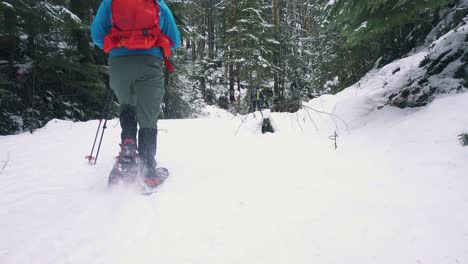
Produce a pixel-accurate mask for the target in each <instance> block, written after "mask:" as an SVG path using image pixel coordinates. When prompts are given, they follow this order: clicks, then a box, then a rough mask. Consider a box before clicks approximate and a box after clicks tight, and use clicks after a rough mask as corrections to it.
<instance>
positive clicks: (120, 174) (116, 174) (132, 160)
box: [109, 139, 140, 186]
mask: <svg viewBox="0 0 468 264" xmlns="http://www.w3.org/2000/svg"><path fill="white" fill-rule="evenodd" d="M120 147H121V150H120V154H119V156H118V157H117V159H116V162H115V164H114V167H113V168H112V171H111V173H110V175H109V186H113V185H115V184H119V183H132V182H134V181H135V179H136V177H138V175H139V173H140V167H139V165H138V163H139V159H138V155H137V151H136V149H137V146H136V142H135V140H133V139H125V140H124V142H123V143H122V144H121V145H120Z"/></svg>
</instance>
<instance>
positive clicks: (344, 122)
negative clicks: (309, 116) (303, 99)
mask: <svg viewBox="0 0 468 264" xmlns="http://www.w3.org/2000/svg"><path fill="white" fill-rule="evenodd" d="M302 107H303V108H304V109H310V110H312V111H314V112H316V113H319V114H325V115H329V116H330V118H331V119H332V120H333V121H334V123H335V127H336V130H338V131H340V128H339V127H338V124H337V122H336V120H335V119H338V120H339V121H341V122H342V123H343V124H344V125H345V127H346V131H348V132H349V126H348V124H347V123H346V121H344V120H343V119H342V118H341V117H339V116H337V115H335V114H333V113H328V112H324V111H320V110H317V109H314V108H312V107H310V106H307V105H304V104H302Z"/></svg>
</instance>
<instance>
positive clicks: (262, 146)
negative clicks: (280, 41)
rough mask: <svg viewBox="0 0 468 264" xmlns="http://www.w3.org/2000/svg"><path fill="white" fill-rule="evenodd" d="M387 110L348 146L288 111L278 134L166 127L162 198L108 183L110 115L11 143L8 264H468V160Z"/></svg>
mask: <svg viewBox="0 0 468 264" xmlns="http://www.w3.org/2000/svg"><path fill="white" fill-rule="evenodd" d="M458 100H461V99H460V98H459V99H458ZM461 101H463V100H461ZM452 103H453V102H447V104H452ZM428 111H429V110H428ZM434 111H438V110H437V108H436V109H434ZM379 115H383V116H384V117H385V118H378V119H377V118H376V119H375V120H374V121H372V122H371V123H370V124H373V125H367V126H366V127H364V128H362V129H357V130H354V131H352V133H351V134H350V135H349V136H346V137H344V138H343V139H342V140H341V139H340V140H341V141H340V142H339V148H338V150H337V151H335V150H334V147H333V144H332V142H331V141H329V140H328V138H327V137H323V136H321V135H320V134H317V133H316V134H314V133H311V132H310V131H308V130H303V131H301V130H300V129H297V127H296V128H291V127H292V126H294V123H295V122H292V121H291V118H286V117H284V116H279V115H278V116H273V118H275V121H276V125H277V126H279V127H282V128H283V130H282V131H279V132H278V133H276V134H268V135H261V134H258V133H252V131H243V132H242V133H240V134H239V135H237V136H235V135H234V131H235V130H236V129H237V127H238V125H239V124H240V119H239V118H237V119H229V118H224V119H200V120H164V121H161V122H160V125H159V127H160V128H161V129H166V130H167V132H166V133H165V132H160V134H159V149H158V160H159V161H160V162H161V165H163V166H165V167H167V168H168V169H169V170H170V171H171V176H170V177H169V178H168V179H167V181H166V182H165V183H164V184H163V185H162V186H160V189H159V191H158V192H157V193H155V194H153V195H151V196H142V195H139V194H137V193H136V192H135V190H134V189H132V188H120V189H117V190H113V191H109V190H108V189H107V185H106V183H107V176H108V174H109V170H110V169H111V167H112V164H113V160H114V157H115V155H116V154H117V153H118V139H119V130H120V128H119V126H118V124H117V121H116V120H113V121H111V122H110V125H109V129H108V131H106V135H105V137H104V142H103V148H102V153H101V154H100V160H98V163H97V165H95V166H88V164H87V162H86V160H84V159H83V157H84V155H86V154H88V152H89V149H90V144H91V140H92V138H93V136H94V133H95V129H96V126H97V121H90V122H86V123H72V122H68V121H58V120H54V121H51V122H50V123H49V124H48V125H47V126H46V127H45V128H43V129H40V130H38V131H37V132H36V133H34V134H28V133H24V134H21V135H16V136H7V137H0V145H1V150H0V155H2V156H0V160H2V159H3V158H4V157H6V156H7V155H9V156H10V160H9V162H8V164H7V166H6V168H5V170H4V171H3V173H2V175H1V181H0V233H1V238H0V263H5V264H10V263H14V264H23V263H49V264H55V263H103V264H104V263H140V264H141V263H171V264H178V263H200V264H201V263H204V264H209V263H224V264H229V263H255V264H261V263H265V264H266V263H268V264H273V263H308V264H309V263H360V264H364V263H380V264H381V263H389V264H390V263H391V264H394V263H400V264H403V263H425V264H427V263H434V264H435V263H438V264H439V263H467V262H468V250H466V249H467V248H468V215H467V214H466V212H467V211H468V194H467V192H466V186H467V179H466V171H467V165H466V160H465V162H464V163H463V162H462V161H463V159H462V158H466V157H467V156H468V153H467V152H466V151H464V150H460V151H455V152H453V149H455V145H453V146H452V145H450V148H449V149H445V147H447V146H449V144H448V143H444V142H442V141H438V142H436V143H434V144H429V146H426V147H424V152H421V150H420V147H421V146H422V145H421V142H420V141H418V140H419V139H418V138H415V137H411V136H409V135H408V133H407V132H408V131H409V130H405V129H413V128H412V127H409V128H408V127H407V126H409V125H411V124H413V123H415V121H418V122H419V123H421V122H423V121H424V119H425V118H431V120H433V121H434V119H435V120H438V119H437V116H434V115H432V112H429V113H426V114H424V113H416V112H405V113H400V112H399V111H396V110H388V111H386V110H385V109H384V111H381V112H380V113H379ZM370 119H372V118H370ZM370 119H369V120H370ZM411 119H415V120H411ZM376 120H380V121H376ZM405 120H408V121H405ZM441 120H442V119H441ZM257 121H258V120H257ZM257 121H255V120H250V121H248V122H247V123H246V125H245V128H246V129H244V130H248V128H249V124H250V123H252V122H253V123H255V122H257ZM410 121H411V122H410ZM249 122H250V123H249ZM384 123H385V124H387V125H388V126H387V128H384V126H383V125H382V124H384ZM288 127H289V128H291V129H290V130H288V129H286V128H288ZM388 127H391V128H392V129H390V130H391V131H393V132H391V131H390V132H389V129H388ZM383 131H386V133H387V134H386V135H383V136H382V133H383ZM392 133H393V134H395V135H402V134H407V135H408V136H407V137H406V138H405V139H402V140H400V141H398V142H396V141H394V140H395V139H396V137H392ZM398 133H400V134H398ZM423 136H424V135H423ZM431 136H433V135H432V134H431ZM376 138H379V144H376V142H377V141H376V140H375V139H376ZM437 144H438V145H437ZM416 146H417V147H416ZM457 149H460V148H459V147H458V148H457ZM436 150H438V153H437V151H436ZM415 153H421V155H414V154H415ZM449 153H452V154H449Z"/></svg>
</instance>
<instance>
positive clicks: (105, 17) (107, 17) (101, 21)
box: [91, 0, 112, 49]
mask: <svg viewBox="0 0 468 264" xmlns="http://www.w3.org/2000/svg"><path fill="white" fill-rule="evenodd" d="M111 3H112V0H103V1H102V3H101V5H100V6H99V9H98V11H97V14H96V16H95V17H94V20H93V23H92V24H91V38H92V39H93V42H94V44H96V46H98V47H99V48H101V49H102V46H103V44H104V37H105V36H106V35H107V33H108V32H109V30H110V28H111V27H112V18H111V17H112V15H111Z"/></svg>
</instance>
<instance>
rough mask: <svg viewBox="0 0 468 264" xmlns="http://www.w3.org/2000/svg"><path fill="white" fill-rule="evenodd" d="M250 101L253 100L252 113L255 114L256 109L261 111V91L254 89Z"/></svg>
mask: <svg viewBox="0 0 468 264" xmlns="http://www.w3.org/2000/svg"><path fill="white" fill-rule="evenodd" d="M250 99H251V100H252V112H255V111H256V109H257V108H258V110H261V108H260V91H259V90H257V88H255V87H254V88H252V90H251V91H250Z"/></svg>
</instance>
